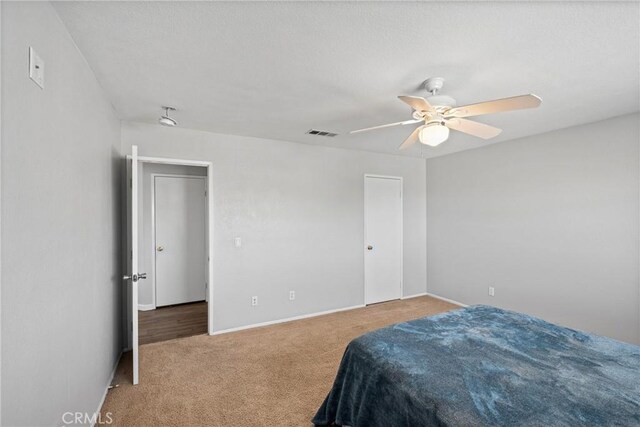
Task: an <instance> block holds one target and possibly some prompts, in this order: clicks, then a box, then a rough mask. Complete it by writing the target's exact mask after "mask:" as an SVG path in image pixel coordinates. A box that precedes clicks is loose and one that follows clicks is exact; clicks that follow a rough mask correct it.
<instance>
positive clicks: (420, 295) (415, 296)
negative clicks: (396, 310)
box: [400, 292, 428, 299]
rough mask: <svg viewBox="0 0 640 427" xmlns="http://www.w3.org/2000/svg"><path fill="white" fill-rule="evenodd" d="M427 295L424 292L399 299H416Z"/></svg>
mask: <svg viewBox="0 0 640 427" xmlns="http://www.w3.org/2000/svg"><path fill="white" fill-rule="evenodd" d="M427 295H428V294H427V293H426V292H422V293H419V294H413V295H407V296H405V297H402V298H400V299H411V298H418V297H424V296H427Z"/></svg>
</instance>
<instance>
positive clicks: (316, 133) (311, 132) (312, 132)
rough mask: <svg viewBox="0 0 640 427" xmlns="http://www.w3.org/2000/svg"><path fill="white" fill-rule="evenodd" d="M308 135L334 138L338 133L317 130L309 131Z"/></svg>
mask: <svg viewBox="0 0 640 427" xmlns="http://www.w3.org/2000/svg"><path fill="white" fill-rule="evenodd" d="M306 133H307V135H318V136H328V137H329V138H333V137H334V136H338V134H337V133H333V132H327V131H324V130H317V129H309V130H308V131H307V132H306Z"/></svg>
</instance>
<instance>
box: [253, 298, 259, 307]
mask: <svg viewBox="0 0 640 427" xmlns="http://www.w3.org/2000/svg"><path fill="white" fill-rule="evenodd" d="M256 305H258V297H251V306H252V307H255V306H256Z"/></svg>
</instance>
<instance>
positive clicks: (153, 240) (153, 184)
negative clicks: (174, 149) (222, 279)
mask: <svg viewBox="0 0 640 427" xmlns="http://www.w3.org/2000/svg"><path fill="white" fill-rule="evenodd" d="M157 176H160V177H168V178H188V179H201V180H204V191H205V194H204V205H205V224H204V229H205V233H206V230H208V228H209V227H208V224H207V223H208V219H207V212H206V210H207V209H206V207H207V205H208V202H209V186H208V184H207V176H205V175H184V174H171V173H160V172H158V173H152V174H151V234H152V237H151V245H152V248H151V250H152V252H151V253H152V254H153V261H151V270H152V271H153V282H152V283H151V295H152V300H153V308H154V309H155V308H156V307H157V306H158V304H157V301H156V280H157V276H156V262H157V258H156V256H155V255H156V253H155V252H156V247H157V243H156V177H157ZM205 241H206V239H205ZM205 256H207V255H206V253H205ZM207 264H208V263H206V262H205V265H207ZM207 270H208V267H207ZM207 273H208V271H205V277H207V276H208V274H207ZM208 292H209V277H207V294H206V295H205V299H206V301H207V302H209V295H208Z"/></svg>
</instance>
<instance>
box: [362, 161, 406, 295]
mask: <svg viewBox="0 0 640 427" xmlns="http://www.w3.org/2000/svg"><path fill="white" fill-rule="evenodd" d="M367 178H378V179H393V180H396V181H400V298H402V297H403V296H404V180H403V179H402V177H401V176H392V175H377V174H371V173H365V174H364V178H363V186H364V192H363V193H364V197H363V206H364V222H363V228H364V242H363V244H362V253H363V257H362V269H363V271H364V274H363V277H364V281H363V285H362V298H363V301H362V303H363V305H365V306H366V305H367V268H366V262H367V260H366V256H367V245H368V242H367Z"/></svg>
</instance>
